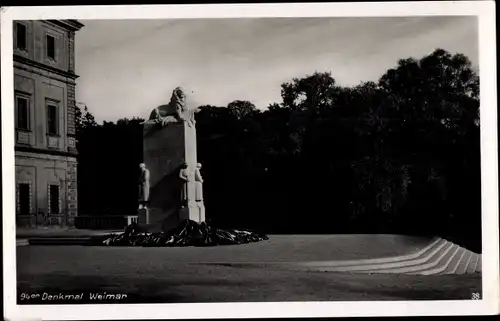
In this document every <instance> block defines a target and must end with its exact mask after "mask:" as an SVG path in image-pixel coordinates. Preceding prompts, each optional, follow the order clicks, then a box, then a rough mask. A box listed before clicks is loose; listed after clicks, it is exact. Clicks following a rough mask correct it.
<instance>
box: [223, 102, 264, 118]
mask: <svg viewBox="0 0 500 321" xmlns="http://www.w3.org/2000/svg"><path fill="white" fill-rule="evenodd" d="M227 108H228V109H229V111H230V113H231V114H232V115H234V116H235V117H236V118H237V119H242V118H244V117H247V116H250V115H252V113H254V112H256V111H257V108H256V107H255V105H254V104H253V103H251V102H249V101H245V100H235V101H233V102H230V103H229V104H228V105H227Z"/></svg>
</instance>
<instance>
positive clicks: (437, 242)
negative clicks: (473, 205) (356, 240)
mask: <svg viewBox="0 0 500 321" xmlns="http://www.w3.org/2000/svg"><path fill="white" fill-rule="evenodd" d="M446 243H447V241H446V240H444V239H441V238H436V239H434V240H433V241H432V242H431V244H429V245H428V246H426V247H425V248H423V249H421V250H420V251H418V252H415V253H412V254H408V255H402V256H395V257H384V258H376V259H365V260H350V261H348V260H346V261H317V262H307V263H301V265H304V266H310V267H314V268H319V267H344V266H360V265H371V264H373V265H376V264H385V263H393V262H401V261H409V260H413V259H417V258H421V257H427V256H428V254H429V253H432V252H433V251H434V250H435V249H436V248H438V247H440V246H442V245H444V244H446Z"/></svg>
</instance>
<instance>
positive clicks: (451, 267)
mask: <svg viewBox="0 0 500 321" xmlns="http://www.w3.org/2000/svg"><path fill="white" fill-rule="evenodd" d="M465 252H466V249H464V248H463V247H460V248H459V249H458V251H457V253H455V255H454V256H453V258H452V259H451V261H450V262H449V264H448V265H447V266H446V267H445V268H444V270H443V271H442V272H440V273H437V274H440V275H444V274H454V273H455V272H456V271H457V269H458V265H459V264H460V261H461V260H463V258H464V255H465Z"/></svg>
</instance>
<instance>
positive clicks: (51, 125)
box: [47, 104, 59, 136]
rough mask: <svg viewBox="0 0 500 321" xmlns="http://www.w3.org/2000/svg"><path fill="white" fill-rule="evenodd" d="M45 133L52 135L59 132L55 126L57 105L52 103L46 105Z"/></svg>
mask: <svg viewBox="0 0 500 321" xmlns="http://www.w3.org/2000/svg"><path fill="white" fill-rule="evenodd" d="M47 133H48V134H49V135H54V136H57V135H58V134H59V131H58V126H57V106H56V105H54V104H48V105H47Z"/></svg>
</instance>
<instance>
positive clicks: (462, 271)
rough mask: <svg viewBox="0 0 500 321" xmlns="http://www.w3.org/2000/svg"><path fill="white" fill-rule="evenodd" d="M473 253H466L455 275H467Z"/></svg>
mask: <svg viewBox="0 0 500 321" xmlns="http://www.w3.org/2000/svg"><path fill="white" fill-rule="evenodd" d="M473 254H474V253H472V252H471V251H468V250H467V251H465V255H464V257H463V258H462V260H461V261H460V263H459V264H458V267H457V270H456V271H455V274H465V273H466V272H467V267H468V266H469V264H470V260H471V259H472V255H473Z"/></svg>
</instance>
